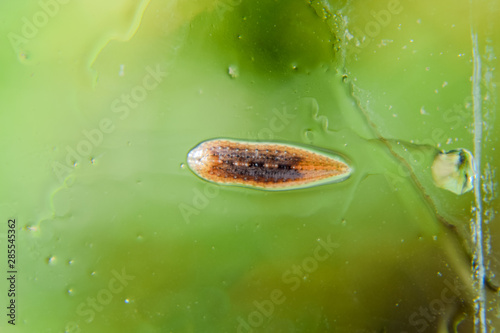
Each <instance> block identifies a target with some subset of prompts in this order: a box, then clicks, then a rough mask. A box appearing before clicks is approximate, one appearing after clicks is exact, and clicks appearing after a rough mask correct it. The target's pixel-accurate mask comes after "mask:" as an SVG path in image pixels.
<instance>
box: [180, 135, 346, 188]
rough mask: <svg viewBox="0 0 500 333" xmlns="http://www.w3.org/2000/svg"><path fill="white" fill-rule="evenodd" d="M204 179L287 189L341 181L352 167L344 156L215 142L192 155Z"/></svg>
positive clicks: (258, 144)
mask: <svg viewBox="0 0 500 333" xmlns="http://www.w3.org/2000/svg"><path fill="white" fill-rule="evenodd" d="M187 162H188V165H189V168H190V169H191V170H192V171H193V172H194V173H195V174H196V175H198V176H199V177H200V178H203V179H205V180H208V181H211V182H214V183H219V184H226V185H238V186H247V187H254V188H260V189H265V190H287V189H296V188H304V187H309V186H315V185H321V184H328V183H333V182H339V181H342V180H345V179H346V178H348V177H349V175H350V173H351V168H350V167H349V166H348V165H347V163H346V162H345V161H344V160H343V159H342V158H341V157H340V156H336V155H333V154H327V153H321V152H316V151H313V150H309V149H306V148H302V147H299V146H293V145H286V144H282V143H269V142H250V141H236V140H229V139H214V140H208V141H204V142H202V143H200V144H199V145H198V146H196V147H195V148H193V149H192V150H191V151H190V152H189V154H188V156H187Z"/></svg>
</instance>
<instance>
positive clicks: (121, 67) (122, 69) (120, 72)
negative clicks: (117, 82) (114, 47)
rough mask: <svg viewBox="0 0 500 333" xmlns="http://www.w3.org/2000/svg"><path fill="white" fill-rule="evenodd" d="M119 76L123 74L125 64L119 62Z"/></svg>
mask: <svg viewBox="0 0 500 333" xmlns="http://www.w3.org/2000/svg"><path fill="white" fill-rule="evenodd" d="M118 75H119V76H124V75H125V65H124V64H121V65H120V71H119V72H118Z"/></svg>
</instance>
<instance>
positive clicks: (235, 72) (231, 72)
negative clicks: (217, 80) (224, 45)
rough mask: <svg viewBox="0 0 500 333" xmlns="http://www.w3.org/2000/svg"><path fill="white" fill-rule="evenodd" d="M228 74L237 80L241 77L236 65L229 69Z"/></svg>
mask: <svg viewBox="0 0 500 333" xmlns="http://www.w3.org/2000/svg"><path fill="white" fill-rule="evenodd" d="M227 73H228V74H229V76H230V77H232V78H233V79H235V78H237V77H238V76H239V75H240V73H239V70H238V67H236V66H235V65H231V66H229V68H228V69H227Z"/></svg>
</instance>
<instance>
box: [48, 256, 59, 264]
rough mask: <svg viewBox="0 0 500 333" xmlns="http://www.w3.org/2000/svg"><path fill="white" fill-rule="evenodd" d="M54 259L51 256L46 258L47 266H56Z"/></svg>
mask: <svg viewBox="0 0 500 333" xmlns="http://www.w3.org/2000/svg"><path fill="white" fill-rule="evenodd" d="M56 261H57V260H56V257H55V256H52V257H48V258H47V264H49V265H55V264H56Z"/></svg>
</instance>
